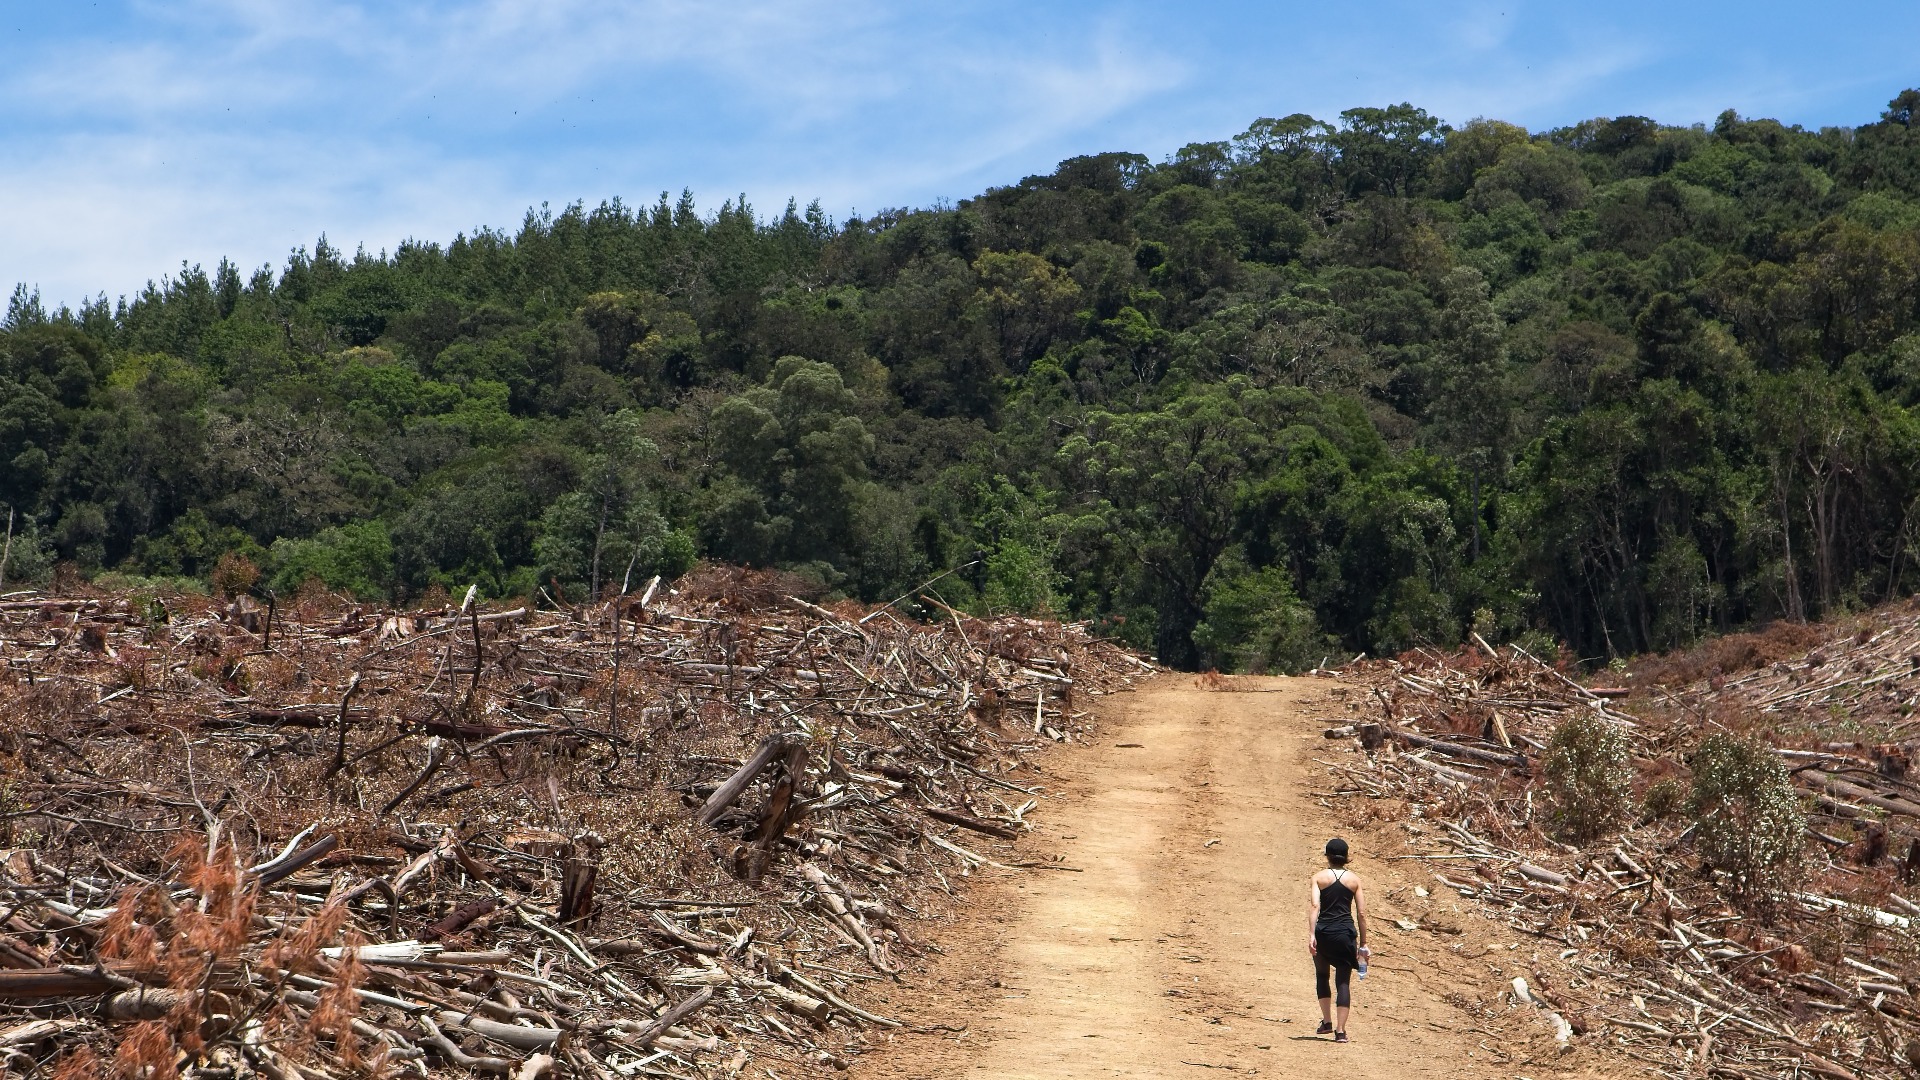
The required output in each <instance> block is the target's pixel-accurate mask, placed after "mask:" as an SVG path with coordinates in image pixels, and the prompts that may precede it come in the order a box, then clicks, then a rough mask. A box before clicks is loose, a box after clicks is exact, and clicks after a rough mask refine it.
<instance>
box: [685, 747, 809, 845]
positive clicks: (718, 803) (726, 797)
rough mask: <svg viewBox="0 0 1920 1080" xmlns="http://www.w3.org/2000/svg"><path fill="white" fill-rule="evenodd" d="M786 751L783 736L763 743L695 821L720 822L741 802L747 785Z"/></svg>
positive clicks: (701, 809)
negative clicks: (729, 809) (730, 809)
mask: <svg viewBox="0 0 1920 1080" xmlns="http://www.w3.org/2000/svg"><path fill="white" fill-rule="evenodd" d="M786 750H787V739H786V737H785V736H783V735H774V736H772V737H770V738H768V739H767V740H766V741H765V742H763V743H761V744H760V749H759V750H757V751H755V752H754V755H753V756H752V757H750V758H748V759H747V761H746V764H744V765H741V766H740V767H739V768H738V769H735V770H734V771H733V775H732V776H729V777H727V779H726V781H725V782H723V783H722V784H721V785H720V786H719V787H718V788H717V789H715V790H714V793H713V794H712V795H710V796H708V798H707V801H706V803H705V804H704V805H702V806H701V807H700V813H699V814H697V815H695V820H697V821H699V822H700V824H702V825H712V824H713V823H714V822H716V821H718V820H720V815H721V814H724V813H726V812H727V810H728V808H729V807H731V806H733V804H734V803H736V802H738V801H740V796H741V795H743V794H745V793H746V790H747V785H748V784H751V783H753V778H754V777H756V776H759V775H760V771H761V770H762V769H765V768H766V767H767V766H769V765H771V764H773V763H774V762H775V761H777V760H779V759H780V757H781V755H783V754H785V753H786Z"/></svg>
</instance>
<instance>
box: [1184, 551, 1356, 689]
mask: <svg viewBox="0 0 1920 1080" xmlns="http://www.w3.org/2000/svg"><path fill="white" fill-rule="evenodd" d="M1193 642H1194V644H1195V645H1196V646H1198V647H1199V649H1200V656H1201V662H1202V664H1203V665H1204V666H1206V667H1210V668H1213V669H1214V670H1216V671H1223V672H1229V673H1232V672H1247V673H1250V674H1254V675H1268V674H1295V673H1297V672H1301V671H1305V670H1307V669H1308V668H1311V667H1313V666H1314V665H1316V664H1318V663H1319V662H1320V661H1321V660H1322V659H1323V658H1325V657H1326V656H1328V655H1329V654H1333V653H1338V652H1339V651H1340V644H1339V642H1338V641H1337V640H1336V639H1333V638H1331V637H1329V636H1328V635H1327V634H1325V633H1322V632H1321V630H1320V626H1319V624H1318V622H1316V621H1315V619H1314V614H1313V608H1312V606H1311V605H1309V604H1307V603H1306V602H1305V601H1303V600H1301V599H1300V598H1299V596H1298V595H1297V594H1296V593H1295V592H1294V589H1293V575H1292V574H1291V573H1289V572H1288V571H1287V570H1286V568H1285V567H1280V566H1269V567H1267V568H1266V569H1264V570H1251V569H1249V568H1248V567H1247V564H1246V561H1245V560H1244V559H1242V558H1241V557H1240V556H1239V554H1238V553H1233V554H1230V555H1229V556H1228V557H1226V558H1223V559H1221V560H1220V563H1219V565H1217V566H1216V567H1214V571H1213V574H1212V575H1211V576H1210V577H1209V578H1208V579H1207V592H1206V608H1205V617H1204V618H1203V619H1202V620H1201V622H1200V625H1198V626H1196V627H1195V628H1194V631H1193Z"/></svg>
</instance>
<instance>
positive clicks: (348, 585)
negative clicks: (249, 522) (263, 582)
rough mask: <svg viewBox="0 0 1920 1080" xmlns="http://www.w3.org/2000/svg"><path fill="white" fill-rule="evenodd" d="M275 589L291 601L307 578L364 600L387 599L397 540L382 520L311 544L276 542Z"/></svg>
mask: <svg viewBox="0 0 1920 1080" xmlns="http://www.w3.org/2000/svg"><path fill="white" fill-rule="evenodd" d="M271 560H272V567H273V574H272V577H271V578H270V579H269V580H270V583H271V586H272V588H273V589H274V590H275V591H276V592H278V593H280V594H281V595H284V596H291V595H293V593H294V592H295V591H296V590H298V589H299V588H300V586H301V585H303V584H305V583H306V582H307V581H308V580H309V579H317V580H319V581H320V582H321V584H323V585H325V586H326V587H327V588H329V589H333V590H335V591H338V592H344V593H351V594H353V595H354V596H357V597H359V598H360V599H362V600H373V599H377V598H379V597H381V596H384V595H386V592H387V589H388V587H389V586H390V585H391V583H392V581H393V540H392V538H391V537H390V536H389V535H388V533H387V527H386V526H385V525H384V524H382V523H381V522H379V521H361V522H355V523H353V524H351V525H341V526H339V527H337V528H332V529H323V530H321V531H320V533H319V534H318V535H316V536H314V537H312V538H311V539H306V540H276V541H274V543H273V548H272V551H271Z"/></svg>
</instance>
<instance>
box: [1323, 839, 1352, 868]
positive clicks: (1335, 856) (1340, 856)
mask: <svg viewBox="0 0 1920 1080" xmlns="http://www.w3.org/2000/svg"><path fill="white" fill-rule="evenodd" d="M1327 858H1329V859H1332V860H1334V861H1335V862H1346V861H1347V842H1346V841H1345V840H1342V839H1340V838H1339V837H1337V836H1336V837H1334V838H1333V839H1331V840H1329V841H1327Z"/></svg>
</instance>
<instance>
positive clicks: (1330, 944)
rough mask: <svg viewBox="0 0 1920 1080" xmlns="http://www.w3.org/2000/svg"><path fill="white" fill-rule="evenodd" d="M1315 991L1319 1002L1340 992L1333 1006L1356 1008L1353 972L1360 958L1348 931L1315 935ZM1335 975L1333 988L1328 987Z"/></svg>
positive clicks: (1330, 931)
mask: <svg viewBox="0 0 1920 1080" xmlns="http://www.w3.org/2000/svg"><path fill="white" fill-rule="evenodd" d="M1313 938H1314V945H1315V946H1316V947H1315V949H1314V953H1313V990H1314V996H1315V997H1318V998H1330V997H1334V988H1335V987H1338V988H1339V996H1338V997H1337V998H1335V1000H1334V1004H1336V1005H1340V1006H1342V1007H1345V1006H1349V1005H1352V1004H1353V969H1354V968H1355V967H1357V966H1358V965H1359V963H1360V954H1359V952H1358V951H1357V950H1356V949H1355V947H1354V933H1353V931H1351V930H1346V929H1327V928H1324V927H1322V928H1320V929H1317V930H1315V931H1314V933H1313ZM1329 971H1331V972H1332V973H1333V985H1332V986H1329V985H1328V983H1327V974H1328V972H1329Z"/></svg>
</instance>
